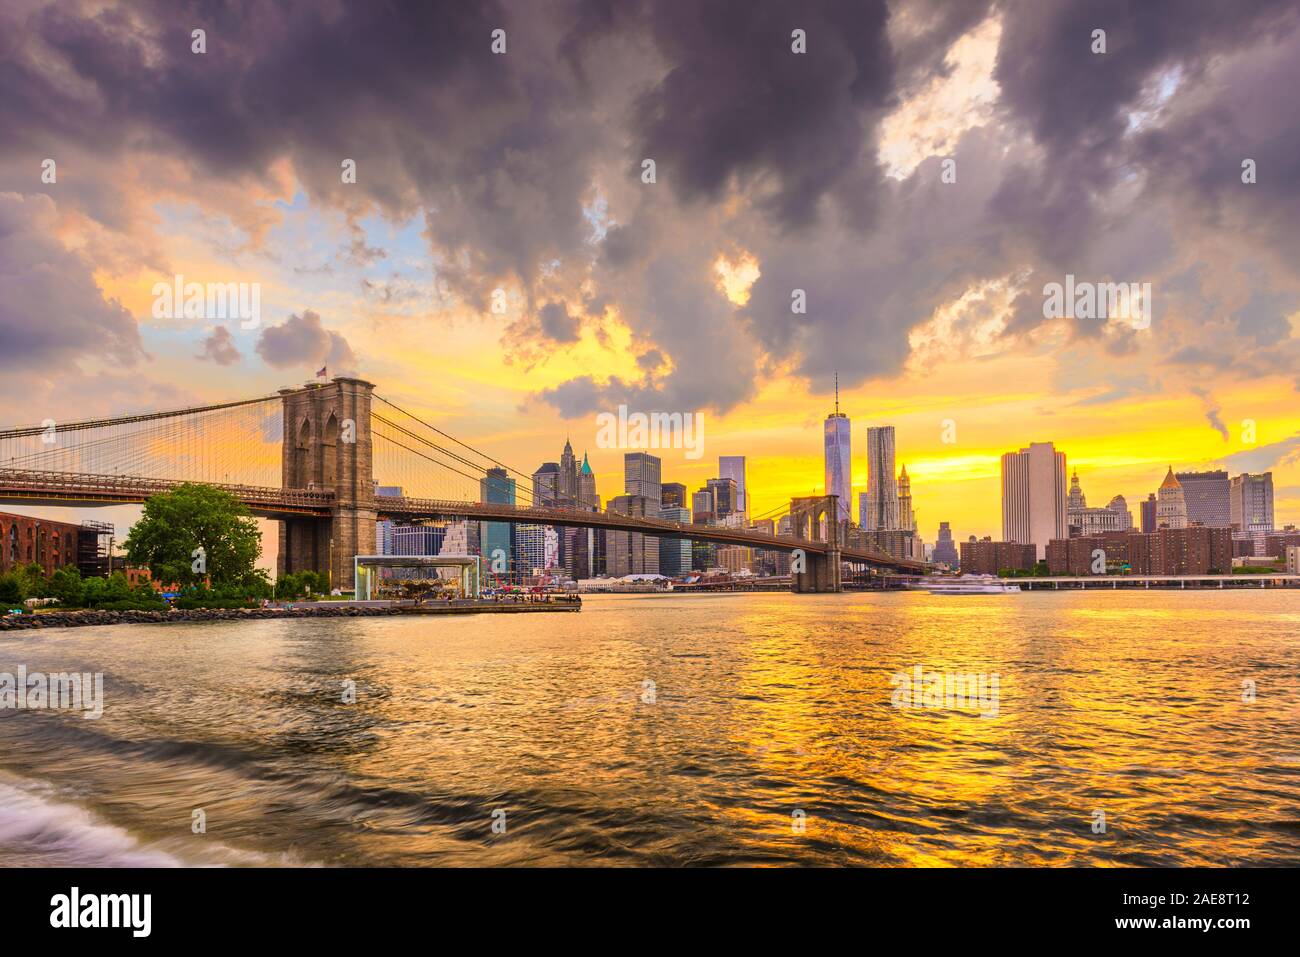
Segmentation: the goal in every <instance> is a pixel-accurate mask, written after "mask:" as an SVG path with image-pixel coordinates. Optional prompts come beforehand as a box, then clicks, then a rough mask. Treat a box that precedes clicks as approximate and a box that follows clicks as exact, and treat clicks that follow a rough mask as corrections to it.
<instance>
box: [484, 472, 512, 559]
mask: <svg viewBox="0 0 1300 957" xmlns="http://www.w3.org/2000/svg"><path fill="white" fill-rule="evenodd" d="M479 501H480V502H483V503H485V504H492V505H514V504H515V480H514V479H512V478H510V476H509V475H508V474H507V473H506V470H505V469H503V468H497V467H495V466H493V467H492V468H490V469H488V470H487V472H486V474H485V475H484V477H483V478H482V479H480V480H479ZM480 524H481V526H482V530H481V533H480V544H481V547H482V549H483V559H484V561H485V562H486V563H488V564H487V567H486V568H485V569H484V574H489V573H490V572H492V570H493V566H492V564H491V563H492V562H493V561H495V560H497V559H500V560H502V561H504V562H505V563H506V572H509V570H510V567H509V566H510V563H511V562H512V561H513V560H514V557H515V526H513V525H511V524H510V523H509V522H482V523H480Z"/></svg>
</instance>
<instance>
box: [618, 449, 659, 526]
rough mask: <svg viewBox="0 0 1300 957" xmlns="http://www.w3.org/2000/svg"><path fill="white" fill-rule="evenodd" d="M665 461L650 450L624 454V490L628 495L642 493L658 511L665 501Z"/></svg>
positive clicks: (654, 509)
mask: <svg viewBox="0 0 1300 957" xmlns="http://www.w3.org/2000/svg"><path fill="white" fill-rule="evenodd" d="M662 472H663V463H662V462H661V461H660V459H659V456H657V455H651V454H650V453H648V452H628V453H626V454H624V456H623V491H624V493H625V494H627V495H642V496H644V497H645V498H646V499H648V500H649V501H650V503H651V507H652V508H653V511H655V512H658V511H659V507H660V505H661V504H662V501H663V490H662V487H661V485H660V483H661V482H662Z"/></svg>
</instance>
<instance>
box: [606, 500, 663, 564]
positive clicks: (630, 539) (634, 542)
mask: <svg viewBox="0 0 1300 957" xmlns="http://www.w3.org/2000/svg"><path fill="white" fill-rule="evenodd" d="M609 511H611V512H619V513H621V514H623V515H634V516H636V517H638V518H655V517H656V516H657V515H658V512H659V507H658V499H657V498H656V499H655V500H654V501H653V502H652V501H651V500H650V499H649V498H648V497H647V496H645V495H618V496H616V497H614V498H612V499H610V500H609ZM605 539H606V542H607V547H608V552H607V555H606V562H607V563H608V571H609V574H610V575H612V576H614V577H615V578H621V577H622V576H624V575H657V574H659V538H658V536H654V535H644V534H642V533H641V532H616V531H612V530H610V531H606V532H605Z"/></svg>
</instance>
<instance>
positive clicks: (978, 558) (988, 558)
mask: <svg viewBox="0 0 1300 957" xmlns="http://www.w3.org/2000/svg"><path fill="white" fill-rule="evenodd" d="M1036 561H1037V549H1036V548H1035V547H1034V546H1033V545H1022V544H1020V543H1019V542H995V541H993V540H992V539H990V538H984V539H981V540H979V541H976V540H975V539H974V537H972V538H971V540H970V541H966V542H962V543H961V570H962V574H964V575H996V574H997V573H998V572H1000V571H1004V570H1008V571H1029V570H1031V569H1032V568H1033V567H1034V564H1035V563H1036Z"/></svg>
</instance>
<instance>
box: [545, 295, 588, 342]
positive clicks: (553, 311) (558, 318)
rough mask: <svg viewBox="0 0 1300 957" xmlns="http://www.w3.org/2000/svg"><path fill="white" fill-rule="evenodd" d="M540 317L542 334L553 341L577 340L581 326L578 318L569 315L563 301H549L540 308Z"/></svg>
mask: <svg viewBox="0 0 1300 957" xmlns="http://www.w3.org/2000/svg"><path fill="white" fill-rule="evenodd" d="M537 315H538V319H539V320H540V321H541V325H542V335H544V336H546V338H548V339H550V340H552V341H553V342H577V341H578V331H579V329H580V328H581V327H580V325H579V321H578V318H577V317H576V316H571V315H569V311H568V309H566V308H565V305H564V303H562V302H548V303H547V304H546V305H544V306H542V308H541V309H540V310H538V313H537Z"/></svg>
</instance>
